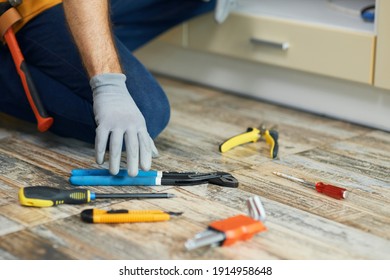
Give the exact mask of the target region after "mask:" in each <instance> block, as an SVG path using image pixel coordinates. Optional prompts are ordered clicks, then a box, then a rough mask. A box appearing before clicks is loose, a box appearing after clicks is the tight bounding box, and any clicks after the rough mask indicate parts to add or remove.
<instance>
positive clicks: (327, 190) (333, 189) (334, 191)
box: [272, 172, 348, 199]
mask: <svg viewBox="0 0 390 280" xmlns="http://www.w3.org/2000/svg"><path fill="white" fill-rule="evenodd" d="M272 173H273V174H275V175H276V176H279V177H282V178H285V179H288V180H291V181H294V182H298V183H301V184H302V185H304V186H306V187H309V188H312V189H315V190H316V191H317V192H319V193H322V194H324V195H327V196H329V197H333V198H335V199H344V198H346V197H347V194H348V192H347V190H346V189H344V188H340V187H337V186H334V185H330V184H324V183H323V182H316V183H314V182H309V181H306V180H304V179H301V178H297V177H294V176H291V175H288V174H284V173H280V172H272Z"/></svg>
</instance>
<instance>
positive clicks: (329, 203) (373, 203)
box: [0, 77, 390, 260]
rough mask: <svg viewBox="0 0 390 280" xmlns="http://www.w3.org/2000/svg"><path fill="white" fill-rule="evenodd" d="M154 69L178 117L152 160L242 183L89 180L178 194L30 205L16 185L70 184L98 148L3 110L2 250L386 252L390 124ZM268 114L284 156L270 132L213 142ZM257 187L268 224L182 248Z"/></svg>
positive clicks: (311, 255) (173, 254) (69, 253)
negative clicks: (359, 121) (263, 98)
mask: <svg viewBox="0 0 390 280" xmlns="http://www.w3.org/2000/svg"><path fill="white" fill-rule="evenodd" d="M159 80H160V81H161V83H162V85H163V87H164V88H165V90H166V92H167V94H168V95H169V97H170V100H171V105H172V118H171V122H170V124H169V126H168V128H167V129H166V130H165V131H164V132H163V133H162V134H161V135H160V136H159V137H158V139H157V140H156V142H155V143H156V146H157V148H158V149H159V152H160V157H159V158H157V159H155V160H154V162H153V166H152V168H153V169H158V170H165V171H199V172H204V171H206V172H207V171H226V172H230V173H232V174H233V175H234V176H235V177H236V178H237V179H238V180H239V182H240V185H239V188H238V189H231V188H223V187H219V186H215V185H199V186H192V187H173V186H172V187H171V186H166V187H152V188H148V187H94V188H91V189H92V190H93V191H95V192H140V191H141V192H147V191H150V192H153V191H159V192H165V191H167V192H170V193H174V194H176V195H177V197H176V198H172V199H158V200H127V201H123V200H119V199H117V200H100V201H97V202H94V203H93V204H86V205H76V206H74V205H61V206H58V207H50V208H30V207H23V206H20V205H19V202H18V198H17V193H18V190H19V188H21V187H24V186H28V185H48V186H53V187H59V188H68V189H69V188H71V186H70V184H69V183H68V179H69V174H70V171H71V170H72V169H75V168H95V167H98V166H97V165H96V163H95V162H94V149H93V146H91V145H88V144H84V143H81V142H78V141H75V140H71V139H64V138H60V137H57V136H54V135H52V134H50V133H45V134H40V133H38V132H36V129H35V126H33V125H27V124H25V123H21V122H16V121H10V119H9V118H7V117H5V116H1V117H0V166H1V168H0V259H142V260H148V259H221V260H223V259H390V176H389V174H390V134H389V133H387V132H383V131H377V130H372V129H369V128H364V127H360V126H357V125H352V124H349V123H344V122H341V121H337V120H331V119H328V118H324V117H320V116H315V115H311V114H307V113H303V112H298V111H294V110H291V109H287V108H281V107H278V106H275V105H270V104H266V103H261V102H257V101H254V100H250V99H244V98H240V97H237V96H232V95H229V94H226V93H221V92H218V91H215V90H210V89H206V88H202V87H199V86H194V85H189V84H186V83H183V82H178V81H172V80H169V79H167V78H162V77H161V78H159ZM292 98H293V97H292ZM346 106H347V104H346ZM364 113H369V112H362V114H364ZM261 123H266V124H267V125H269V126H272V125H276V126H277V128H278V131H279V144H280V151H279V157H278V158H277V159H275V160H272V159H270V158H269V147H268V145H267V144H266V143H265V142H264V141H260V142H257V143H252V144H247V145H245V146H241V147H237V148H235V149H234V150H231V151H229V152H227V153H225V154H221V153H219V152H218V146H219V144H220V143H221V142H223V141H224V140H225V139H227V138H229V137H231V136H233V135H235V134H238V133H241V132H243V131H245V130H246V128H247V127H252V126H254V127H257V126H259V125H260V124H261ZM123 160H124V158H123ZM123 162H124V161H123ZM104 167H107V165H105V166H104ZM272 171H280V172H284V173H289V174H292V175H296V176H298V177H304V178H306V179H307V180H313V181H319V180H322V181H325V182H328V183H333V184H337V185H340V186H343V187H345V188H347V189H348V190H349V191H350V194H349V196H348V197H347V199H346V200H344V201H338V200H335V199H332V198H328V197H326V196H323V195H321V194H318V193H316V192H315V191H313V190H311V189H308V188H305V187H302V186H301V185H298V184H296V183H293V182H290V181H287V180H285V179H283V178H279V177H276V176H275V175H273V174H272ZM253 195H258V196H260V198H261V200H262V202H263V204H264V207H265V210H266V213H267V219H266V221H265V225H266V226H267V228H268V231H267V232H264V233H261V234H258V235H256V236H255V237H254V238H253V239H251V240H249V241H246V242H239V243H236V244H235V245H233V246H230V247H217V248H208V247H206V248H201V249H197V250H193V251H187V250H186V249H185V247H184V243H185V241H186V240H187V239H189V238H192V237H193V236H194V235H195V234H196V233H198V232H201V231H203V230H205V229H206V227H207V226H208V224H209V223H211V222H212V221H215V220H220V219H225V218H228V217H230V216H233V215H236V214H240V213H241V214H246V213H247V209H246V200H247V199H248V198H249V197H251V196H253ZM91 207H97V208H103V209H123V208H124V209H162V210H166V211H183V212H184V214H183V215H182V216H181V217H174V218H173V219H171V220H170V221H167V222H159V223H135V224H115V225H109V224H86V223H84V222H82V221H81V220H80V215H79V214H80V212H81V211H82V210H83V209H86V208H91Z"/></svg>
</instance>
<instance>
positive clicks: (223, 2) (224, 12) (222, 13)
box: [214, 0, 238, 23]
mask: <svg viewBox="0 0 390 280" xmlns="http://www.w3.org/2000/svg"><path fill="white" fill-rule="evenodd" d="M237 6H238V5H237V0H217V5H216V7H215V11H214V19H215V21H216V22H217V23H223V22H224V21H225V20H226V19H227V17H228V16H229V13H230V11H232V10H233V9H235V8H236V7H237Z"/></svg>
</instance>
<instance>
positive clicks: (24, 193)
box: [19, 186, 175, 207]
mask: <svg viewBox="0 0 390 280" xmlns="http://www.w3.org/2000/svg"><path fill="white" fill-rule="evenodd" d="M171 197H175V195H174V194H170V193H110V194H105V193H94V192H91V191H90V190H86V189H79V188H76V189H72V190H63V189H58V188H53V187H47V186H31V187H25V188H21V189H20V190H19V202H20V204H21V205H24V206H33V207H50V206H56V205H59V204H84V203H89V202H91V201H93V200H95V199H99V198H134V199H141V198H171Z"/></svg>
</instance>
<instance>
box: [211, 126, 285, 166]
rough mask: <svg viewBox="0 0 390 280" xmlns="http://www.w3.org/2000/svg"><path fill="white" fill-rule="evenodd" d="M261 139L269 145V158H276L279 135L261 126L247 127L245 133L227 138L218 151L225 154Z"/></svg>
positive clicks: (273, 130)
mask: <svg viewBox="0 0 390 280" xmlns="http://www.w3.org/2000/svg"><path fill="white" fill-rule="evenodd" d="M261 138H264V139H265V141H266V142H267V143H268V144H269V145H270V156H271V158H272V159H274V158H276V157H277V156H278V150H279V144H278V138H279V134H278V132H277V131H276V130H275V129H267V128H266V127H265V126H264V125H261V126H260V127H259V128H255V127H249V128H248V129H247V130H246V132H244V133H241V134H238V135H236V136H233V137H231V138H229V139H228V140H226V141H225V142H223V143H222V144H221V145H219V151H220V152H221V153H225V152H227V151H229V150H230V149H232V148H234V147H237V146H240V145H243V144H246V143H250V142H253V143H254V142H257V141H259V140H260V139H261Z"/></svg>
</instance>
